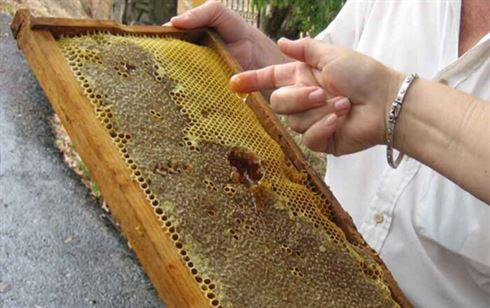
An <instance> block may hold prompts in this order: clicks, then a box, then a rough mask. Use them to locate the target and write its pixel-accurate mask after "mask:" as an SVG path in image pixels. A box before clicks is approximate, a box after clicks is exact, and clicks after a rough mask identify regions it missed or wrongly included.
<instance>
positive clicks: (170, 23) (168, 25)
mask: <svg viewBox="0 0 490 308" xmlns="http://www.w3.org/2000/svg"><path fill="white" fill-rule="evenodd" d="M162 26H163V27H172V22H170V21H168V22H166V23H164V24H163V25H162Z"/></svg>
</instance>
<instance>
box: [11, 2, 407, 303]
mask: <svg viewBox="0 0 490 308" xmlns="http://www.w3.org/2000/svg"><path fill="white" fill-rule="evenodd" d="M12 31H13V33H14V35H15V37H16V39H17V42H18V46H19V48H20V49H21V50H22V51H23V53H24V55H25V57H26V58H27V60H28V62H29V64H30V66H31V67H32V69H33V71H34V74H35V75H36V77H37V79H38V80H39V82H40V84H41V87H42V88H43V90H44V92H45V93H46V96H47V97H48V99H49V101H50V103H51V105H52V106H53V109H54V110H55V112H56V113H57V114H58V115H59V117H60V119H61V121H62V123H63V125H64V127H65V128H66V130H67V132H68V134H69V135H70V137H71V139H72V141H73V143H74V145H75V147H76V149H77V151H78V152H79V154H80V156H81V157H82V159H83V161H84V162H85V164H86V165H87V167H88V168H89V170H90V171H91V174H92V176H93V178H94V180H95V181H96V182H97V183H98V184H99V186H100V190H101V193H102V195H103V196H104V198H105V199H106V200H107V202H108V204H109V206H110V208H111V212H112V214H113V215H114V217H115V219H116V221H117V222H118V223H119V224H120V226H121V229H122V232H123V233H124V235H125V236H126V237H127V239H128V240H129V242H130V243H131V246H132V247H133V248H134V250H135V252H136V254H137V256H138V258H139V260H140V262H141V264H142V265H143V267H144V269H145V271H146V273H147V274H148V276H149V278H150V280H151V281H152V283H153V284H154V286H155V288H156V289H157V291H158V293H159V295H160V297H161V298H162V300H163V301H164V302H165V303H166V304H167V306H169V307H205V306H208V305H209V300H208V299H206V298H205V296H204V295H203V293H202V291H201V290H200V288H199V286H198V285H197V284H196V282H195V279H194V276H193V275H192V274H191V273H190V271H189V269H188V268H187V267H186V265H185V263H184V262H183V261H182V259H181V256H180V255H179V254H178V251H177V250H176V249H175V244H174V242H173V241H172V240H171V239H170V237H169V236H168V235H167V234H165V233H164V232H162V231H161V226H160V223H159V222H158V221H157V220H156V219H155V216H154V213H153V210H152V208H151V207H149V206H148V200H147V198H146V196H145V195H144V194H143V192H142V191H141V189H140V187H139V186H138V184H137V183H136V182H135V181H133V180H131V174H130V172H129V171H128V168H127V167H126V164H125V162H124V161H123V160H122V159H121V157H120V154H119V152H118V150H117V148H115V146H114V144H113V142H112V140H111V138H110V136H109V135H108V134H107V132H106V131H105V129H104V127H103V126H102V125H101V124H100V122H99V120H98V119H97V118H96V117H95V115H94V112H93V107H92V106H91V104H90V102H89V100H88V98H87V96H86V95H85V94H84V90H83V88H82V87H81V85H80V84H79V82H78V81H77V79H76V78H75V77H74V75H73V73H72V71H71V70H70V67H69V66H68V64H67V62H66V60H65V58H64V57H63V55H62V53H61V51H60V49H59V47H58V45H57V42H56V40H57V39H58V38H59V37H61V36H67V35H78V34H87V33H92V32H95V31H105V32H109V33H112V34H137V35H166V36H169V35H170V36H173V37H175V38H179V39H181V40H185V41H189V42H192V43H196V44H199V45H205V46H208V47H211V48H212V49H213V50H215V51H216V52H218V53H219V54H220V55H221V57H222V58H223V59H224V61H225V62H226V63H227V65H228V66H229V67H230V68H231V70H232V71H233V72H239V71H241V68H240V66H239V64H238V63H237V62H236V61H235V60H234V59H233V57H232V56H231V55H230V54H229V53H228V51H227V50H226V47H225V46H224V44H223V43H222V42H221V40H220V39H219V37H218V36H217V35H216V34H215V33H214V32H213V31H211V30H209V29H199V30H191V31H183V30H177V29H173V28H166V27H159V26H131V27H128V26H124V25H120V24H117V23H114V22H111V21H96V20H71V19H54V18H34V17H32V16H31V15H30V13H29V11H27V10H20V11H18V12H17V14H16V16H15V19H14V21H13V23H12ZM248 104H249V106H250V107H251V109H252V110H253V111H254V113H255V115H256V116H257V118H258V120H259V121H260V123H261V124H262V126H263V127H264V128H265V129H266V131H267V132H268V134H269V135H270V136H271V137H272V138H273V139H274V140H275V141H276V142H277V143H278V144H279V145H280V146H281V148H282V149H283V151H284V153H286V154H287V155H288V158H289V159H290V161H291V162H292V163H293V165H294V166H295V167H296V168H297V169H299V170H304V171H305V172H306V173H307V174H308V176H309V177H310V178H311V179H312V181H313V183H314V185H315V186H316V189H317V190H318V191H319V192H320V193H321V194H323V195H324V196H326V197H327V199H328V200H329V202H330V203H331V205H332V208H333V211H334V217H335V218H334V223H335V224H336V225H337V226H339V227H340V228H341V229H342V231H343V232H344V233H345V235H346V238H347V240H348V241H349V242H350V243H352V244H355V245H356V246H358V247H362V248H363V250H364V251H365V253H366V254H367V255H370V256H371V257H373V258H374V259H375V260H376V261H377V263H379V264H380V265H381V267H382V268H383V272H384V277H383V278H384V280H385V281H386V282H387V284H388V286H389V288H390V291H391V293H392V297H393V298H394V299H395V301H396V302H397V303H398V304H400V306H402V307H410V303H409V302H408V300H407V299H406V298H405V297H404V295H403V293H402V292H401V291H400V289H399V288H398V286H397V283H396V282H395V280H394V279H393V277H392V276H391V274H390V273H389V271H388V269H386V267H385V266H384V264H383V262H382V261H381V259H380V258H379V257H378V256H377V254H376V253H375V252H374V251H373V250H372V249H371V248H369V246H368V245H367V244H366V243H365V241H364V240H363V239H362V237H361V235H360V234H359V233H358V232H357V230H356V229H355V227H354V224H353V222H352V219H351V218H350V216H349V215H348V214H347V213H346V212H345V211H344V210H343V209H342V208H341V206H340V204H339V203H338V202H337V201H336V199H335V197H334V196H333V195H332V193H331V192H330V191H329V189H328V188H327V187H326V186H325V184H324V183H323V181H322V180H321V179H319V178H318V177H317V176H316V175H315V174H314V172H313V171H312V170H311V168H310V167H309V166H308V164H307V163H306V161H305V160H304V158H303V156H302V154H301V152H300V150H299V149H298V147H297V146H296V145H295V143H294V142H293V141H292V139H291V138H290V137H289V135H288V133H287V131H286V130H285V129H284V127H283V126H282V125H281V124H280V122H279V121H278V120H277V118H276V117H275V116H274V115H273V113H272V112H271V111H270V109H269V108H268V106H267V103H266V102H265V100H264V98H263V97H262V96H261V95H260V94H259V93H254V94H252V95H251V97H250V98H249V99H248Z"/></svg>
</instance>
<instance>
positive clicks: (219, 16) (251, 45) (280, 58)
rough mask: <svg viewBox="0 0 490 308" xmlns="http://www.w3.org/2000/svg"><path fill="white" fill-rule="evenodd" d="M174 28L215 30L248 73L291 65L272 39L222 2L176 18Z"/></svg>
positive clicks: (209, 4) (172, 23)
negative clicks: (275, 65) (249, 71)
mask: <svg viewBox="0 0 490 308" xmlns="http://www.w3.org/2000/svg"><path fill="white" fill-rule="evenodd" d="M170 24H171V25H172V26H174V27H176V28H182V29H195V28H200V27H211V28H214V29H215V30H216V31H217V32H218V34H219V35H220V36H221V38H222V39H223V41H224V42H225V44H226V46H227V47H228V49H229V50H230V52H231V54H232V55H233V56H234V57H235V58H236V59H237V60H238V62H239V63H240V65H241V66H242V67H243V68H244V69H245V70H249V69H258V68H262V67H265V66H268V65H274V64H280V63H284V62H287V61H289V60H288V59H287V57H286V56H284V54H282V53H281V51H279V49H278V48H277V45H276V44H275V43H274V42H273V41H272V40H271V39H269V38H268V37H267V36H266V35H265V34H263V33H262V32H260V31H259V30H258V29H256V28H255V27H253V26H252V25H250V24H248V23H247V22H246V21H245V20H244V19H243V18H242V17H241V16H240V15H239V14H238V13H236V12H233V11H232V10H230V9H227V8H226V7H225V6H224V5H223V4H221V2H218V1H208V2H206V3H204V4H203V5H201V6H199V7H197V8H195V9H192V10H190V11H187V12H185V13H183V14H181V15H179V16H175V17H173V18H172V19H171V20H170Z"/></svg>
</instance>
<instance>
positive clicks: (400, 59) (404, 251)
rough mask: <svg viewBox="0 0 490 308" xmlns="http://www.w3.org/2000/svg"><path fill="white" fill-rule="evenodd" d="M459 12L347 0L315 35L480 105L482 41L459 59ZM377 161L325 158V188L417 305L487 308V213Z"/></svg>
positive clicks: (484, 67) (428, 180)
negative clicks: (437, 83) (446, 87)
mask: <svg viewBox="0 0 490 308" xmlns="http://www.w3.org/2000/svg"><path fill="white" fill-rule="evenodd" d="M460 12H461V0H410V1H407V0H405V1H404V0H399V1H388V0H384V1H382V0H379V1H376V0H349V1H348V2H347V3H346V5H345V6H344V8H343V9H342V11H341V12H340V13H339V15H338V16H337V18H336V19H335V20H334V21H333V22H332V23H331V24H330V26H329V27H328V28H327V29H326V30H325V31H323V32H322V33H321V34H320V35H319V36H318V37H317V38H318V39H321V40H325V41H328V42H330V43H333V44H336V45H342V46H347V47H350V48H353V49H355V50H357V51H360V52H362V53H365V54H368V55H370V56H372V57H374V58H375V59H377V60H379V61H381V62H382V63H384V64H386V65H388V66H390V67H392V68H394V69H397V70H399V71H402V72H405V73H412V72H415V73H418V74H419V75H420V76H421V77H422V78H425V79H435V80H442V79H444V80H445V81H447V83H448V85H449V86H450V87H453V88H456V89H459V90H461V91H464V92H467V93H471V94H473V95H475V96H478V97H480V98H482V99H484V100H487V101H488V100H490V82H489V78H490V59H489V57H490V34H488V33H487V35H486V36H485V37H484V38H483V39H482V40H481V41H480V42H479V43H478V44H477V46H475V47H473V48H472V49H471V50H469V51H468V52H467V53H465V54H464V55H463V56H462V57H461V58H459V59H458V40H459V23H460V16H461V14H460ZM401 112H402V113H403V109H402V111H401ZM489 121H490V118H489ZM482 142H490V140H482ZM420 146H424V145H423V144H420ZM385 155H386V147H385V146H377V147H374V148H371V149H369V150H365V151H362V152H359V153H356V154H352V155H346V156H342V157H332V156H329V157H328V168H327V176H326V182H327V184H329V185H330V187H331V189H332V191H333V193H334V195H335V196H336V197H337V198H338V200H339V201H340V203H341V204H342V206H343V207H344V208H345V209H346V210H347V211H348V212H349V213H350V215H351V216H352V218H353V219H354V222H355V224H356V226H357V228H358V229H359V231H360V232H361V233H362V235H363V236H364V238H365V240H366V241H367V242H368V243H369V244H370V245H371V247H373V248H374V249H375V250H376V251H378V253H379V254H380V256H381V258H382V259H383V260H384V262H385V263H386V265H387V266H388V268H389V269H390V271H391V272H392V274H393V276H394V277H395V279H396V280H397V282H398V284H399V285H400V287H401V289H402V290H403V292H404V293H405V295H406V296H407V297H408V298H409V300H410V301H411V302H412V303H413V304H414V305H415V306H418V307H490V206H488V205H487V204H485V203H483V202H481V201H479V200H478V199H476V198H475V197H473V196H472V195H470V194H469V193H467V192H465V191H464V190H462V189H461V188H460V187H459V186H457V185H456V184H454V183H453V182H451V181H450V180H448V179H446V178H444V177H443V176H442V175H440V174H438V173H437V172H435V171H434V170H432V169H431V168H429V167H427V166H425V165H422V164H421V163H419V162H417V161H416V160H414V159H412V158H406V159H404V160H403V162H402V164H401V165H400V166H399V168H398V169H392V168H390V167H389V166H388V164H387V162H386V156H385ZM489 189H490V179H489Z"/></svg>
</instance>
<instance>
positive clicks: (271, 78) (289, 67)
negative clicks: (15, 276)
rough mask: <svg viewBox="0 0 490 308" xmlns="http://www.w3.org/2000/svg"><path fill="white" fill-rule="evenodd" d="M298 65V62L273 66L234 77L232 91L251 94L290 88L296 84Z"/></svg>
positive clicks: (232, 78)
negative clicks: (285, 87)
mask: <svg viewBox="0 0 490 308" xmlns="http://www.w3.org/2000/svg"><path fill="white" fill-rule="evenodd" d="M297 65H298V63H297V62H294V63H286V64H279V65H271V66H268V67H265V68H262V69H259V70H254V71H246V72H243V73H240V74H237V75H234V76H232V77H231V79H230V89H231V90H232V91H234V92H239V93H250V92H255V91H260V90H270V89H275V88H278V87H284V86H289V85H291V84H293V83H294V79H295V73H296V69H297Z"/></svg>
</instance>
